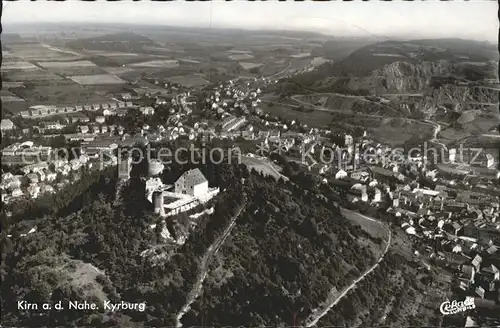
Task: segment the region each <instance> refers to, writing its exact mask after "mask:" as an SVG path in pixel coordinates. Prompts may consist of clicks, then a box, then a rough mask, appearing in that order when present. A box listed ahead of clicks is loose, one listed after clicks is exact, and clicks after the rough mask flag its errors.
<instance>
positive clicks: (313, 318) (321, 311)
mask: <svg viewBox="0 0 500 328" xmlns="http://www.w3.org/2000/svg"><path fill="white" fill-rule="evenodd" d="M342 211H344V212H350V213H351V214H355V215H358V216H359V217H361V218H363V219H365V220H369V221H372V222H376V223H378V224H380V225H381V226H382V227H384V228H385V229H386V230H387V245H386V246H385V249H384V252H383V253H382V255H381V256H380V258H379V259H378V260H377V263H375V264H374V265H373V266H371V267H370V268H369V269H368V270H366V271H365V272H364V273H363V274H362V275H361V276H360V277H359V278H357V279H356V280H354V281H353V282H352V283H351V284H350V285H349V286H347V287H346V288H345V289H344V290H343V291H342V293H341V294H340V295H339V296H337V297H336V298H335V299H334V300H332V301H331V302H330V303H329V304H327V305H325V306H323V307H321V308H318V309H316V310H315V311H313V313H312V314H311V315H310V316H309V317H308V318H307V319H306V320H305V327H313V326H315V325H316V324H317V323H318V321H319V320H320V319H321V318H323V317H324V316H325V315H326V314H327V313H328V311H330V310H331V309H332V308H333V307H334V306H335V305H337V304H338V303H339V302H340V301H341V300H342V299H343V298H344V297H345V296H346V295H347V294H348V293H349V292H350V291H351V290H353V289H354V288H356V285H357V284H358V283H359V282H360V281H361V280H363V279H364V278H365V277H366V276H368V275H369V274H370V273H372V272H373V270H375V269H376V268H377V267H378V265H379V264H380V263H381V262H382V260H383V259H384V256H385V254H386V253H387V251H388V250H389V247H390V246H391V242H392V232H391V229H390V228H389V227H388V226H386V225H385V224H384V223H382V222H380V221H378V220H375V219H373V218H370V217H368V216H365V215H362V214H360V213H357V212H353V211H350V210H347V209H342Z"/></svg>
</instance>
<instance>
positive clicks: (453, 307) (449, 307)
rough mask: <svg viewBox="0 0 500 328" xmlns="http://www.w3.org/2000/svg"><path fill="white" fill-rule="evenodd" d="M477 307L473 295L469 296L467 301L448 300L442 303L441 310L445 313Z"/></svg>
mask: <svg viewBox="0 0 500 328" xmlns="http://www.w3.org/2000/svg"><path fill="white" fill-rule="evenodd" d="M475 308H476V304H474V298H473V297H467V298H466V299H465V301H453V302H450V301H446V302H443V303H442V304H441V307H440V308H439V310H440V311H441V313H442V314H443V315H449V314H455V313H459V312H465V311H467V310H472V309H475Z"/></svg>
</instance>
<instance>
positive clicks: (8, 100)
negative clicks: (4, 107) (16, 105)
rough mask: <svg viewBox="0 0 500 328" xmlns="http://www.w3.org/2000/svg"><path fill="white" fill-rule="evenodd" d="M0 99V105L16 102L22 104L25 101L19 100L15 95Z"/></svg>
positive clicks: (2, 96) (3, 96)
mask: <svg viewBox="0 0 500 328" xmlns="http://www.w3.org/2000/svg"><path fill="white" fill-rule="evenodd" d="M0 98H1V99H2V103H6V102H16V101H20V102H23V101H25V100H24V99H22V98H19V97H17V96H15V95H1V96H0Z"/></svg>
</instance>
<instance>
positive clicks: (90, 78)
mask: <svg viewBox="0 0 500 328" xmlns="http://www.w3.org/2000/svg"><path fill="white" fill-rule="evenodd" d="M70 78H71V79H72V80H73V81H75V82H76V83H78V84H82V85H101V84H122V83H125V81H124V80H122V79H120V78H119V77H118V76H115V75H112V74H102V75H80V76H71V77H70Z"/></svg>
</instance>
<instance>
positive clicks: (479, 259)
mask: <svg viewBox="0 0 500 328" xmlns="http://www.w3.org/2000/svg"><path fill="white" fill-rule="evenodd" d="M482 262H483V258H482V257H481V256H480V255H479V254H478V255H476V257H474V259H473V260H472V265H473V266H474V268H475V269H476V272H478V271H479V269H480V265H481V263H482Z"/></svg>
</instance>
